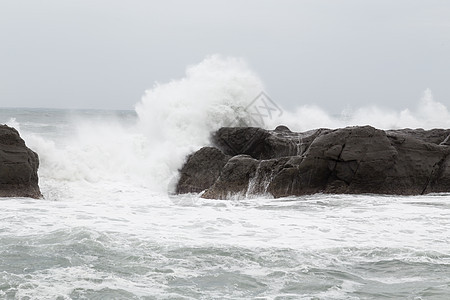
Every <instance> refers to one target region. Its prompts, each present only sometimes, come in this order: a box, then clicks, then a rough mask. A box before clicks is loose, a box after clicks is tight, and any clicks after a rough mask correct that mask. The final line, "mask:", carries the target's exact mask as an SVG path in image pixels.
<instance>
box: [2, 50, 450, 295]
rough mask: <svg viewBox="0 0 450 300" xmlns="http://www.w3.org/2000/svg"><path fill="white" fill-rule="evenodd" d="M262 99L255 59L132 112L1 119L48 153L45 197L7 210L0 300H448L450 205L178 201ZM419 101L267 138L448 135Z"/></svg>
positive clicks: (183, 82)
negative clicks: (358, 128) (216, 147)
mask: <svg viewBox="0 0 450 300" xmlns="http://www.w3.org/2000/svg"><path fill="white" fill-rule="evenodd" d="M264 90H265V88H264V84H263V82H262V80H261V79H260V78H259V77H258V76H257V74H255V73H254V72H253V71H252V70H251V69H250V68H249V67H248V65H247V64H246V63H245V61H243V60H241V59H237V58H224V57H220V56H210V57H208V58H206V59H205V60H204V61H202V62H200V63H199V64H197V65H192V66H189V67H188V68H187V69H186V74H185V77H183V78H181V79H176V80H173V81H170V82H168V83H156V84H155V85H154V86H153V87H152V88H150V89H149V90H148V91H146V92H145V94H144V96H143V98H142V99H141V100H140V101H138V102H137V104H136V107H135V110H134V111H112V110H59V109H36V108H34V109H33V108H4V109H0V123H2V124H3V123H6V124H8V125H9V126H13V127H15V128H16V129H18V130H19V132H20V134H21V136H22V138H23V139H24V140H25V141H26V143H27V146H28V147H30V148H31V149H33V150H34V151H36V152H37V153H38V154H39V158H40V168H39V180H40V182H39V184H40V187H41V191H42V194H43V198H42V199H28V198H0V204H1V206H2V208H1V209H0V299H448V298H449V297H450V247H449V246H448V245H449V243H450V194H432V195H424V196H384V195H326V194H317V195H310V196H304V197H289V198H280V199H273V197H271V196H270V195H259V196H254V195H249V196H248V197H246V198H244V199H241V198H238V197H236V198H233V197H231V198H230V199H227V200H210V199H203V198H201V197H200V195H197V194H188V195H174V194H173V190H174V184H175V183H176V181H177V170H178V169H179V168H180V167H181V166H182V164H183V162H184V160H185V158H186V155H188V154H189V153H191V152H192V151H195V150H197V149H199V148H200V147H202V146H205V145H208V143H209V135H210V133H211V132H212V131H214V130H216V129H218V128H220V127H222V126H244V125H252V121H251V120H252V118H251V116H250V111H249V109H248V105H249V103H251V102H252V101H253V100H254V99H255V96H257V95H258V94H259V93H261V91H264ZM272 100H274V101H275V100H276V99H272ZM61 101H64V99H61ZM299 101H300V100H299ZM414 103H415V104H414V105H413V107H411V108H407V109H404V110H402V111H399V112H396V111H390V110H387V109H382V108H378V107H373V106H366V107H361V108H355V109H354V110H346V111H345V112H344V113H342V114H340V115H330V114H328V113H327V112H325V111H324V110H322V109H320V108H319V107H316V106H313V105H299V106H298V107H296V108H294V109H290V110H287V109H283V112H282V114H281V115H277V116H274V117H273V118H266V119H265V120H264V124H263V125H264V126H265V127H266V128H269V129H273V128H274V127H276V126H277V125H280V124H283V125H287V126H288V127H289V128H291V129H292V130H296V131H306V130H309V129H314V128H319V127H328V128H337V127H343V126H350V125H366V124H369V125H373V126H375V127H378V128H382V129H394V128H405V127H410V128H425V129H431V128H435V127H440V128H450V113H449V112H448V109H447V107H446V106H445V105H443V104H442V103H440V102H438V101H435V100H434V99H433V96H432V93H431V91H430V90H425V92H424V94H423V95H418V100H417V101H415V102H414ZM278 104H279V103H278Z"/></svg>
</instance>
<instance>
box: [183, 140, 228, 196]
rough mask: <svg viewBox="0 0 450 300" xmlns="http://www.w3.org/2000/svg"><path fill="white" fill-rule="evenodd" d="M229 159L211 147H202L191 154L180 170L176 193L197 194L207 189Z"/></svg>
mask: <svg viewBox="0 0 450 300" xmlns="http://www.w3.org/2000/svg"><path fill="white" fill-rule="evenodd" d="M229 159H230V156H227V155H225V154H223V153H222V151H220V150H219V149H217V148H213V147H203V148H201V149H200V150H198V151H197V152H195V153H193V154H191V155H190V156H189V157H188V159H187V161H186V163H185V164H184V166H183V167H182V169H181V170H180V179H179V181H178V184H177V187H176V193H177V194H183V193H199V192H201V191H204V190H205V189H207V188H209V187H210V186H212V185H213V184H214V182H215V181H216V180H217V178H218V177H219V175H220V172H221V170H222V168H223V166H225V164H226V163H227V161H228V160H229Z"/></svg>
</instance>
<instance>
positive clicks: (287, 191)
mask: <svg viewBox="0 0 450 300" xmlns="http://www.w3.org/2000/svg"><path fill="white" fill-rule="evenodd" d="M449 133H450V130H444V129H434V130H428V131H426V130H423V129H417V130H412V129H404V130H388V131H383V130H379V129H375V128H373V127H370V126H363V127H347V128H342V129H336V130H331V129H318V130H314V131H309V132H305V133H294V132H291V131H290V130H288V129H287V128H286V127H278V128H277V129H275V130H273V131H271V130H264V129H261V128H253V127H250V128H221V129H220V130H218V131H217V132H215V133H214V134H213V135H212V143H213V144H214V145H215V146H216V147H217V149H216V150H215V151H222V153H223V154H222V156H221V158H222V160H221V163H220V165H221V166H223V168H222V169H221V170H220V172H216V173H215V176H214V178H215V180H214V182H213V184H211V185H210V186H209V188H207V189H206V191H205V193H204V194H203V195H202V196H203V197H205V198H219V199H225V198H227V197H228V195H230V194H241V195H245V196H247V197H248V196H250V195H260V194H264V193H270V194H271V195H272V196H274V197H285V196H292V195H297V196H298V195H305V194H313V193H319V192H324V193H352V194H358V193H377V194H401V195H420V194H425V193H431V192H449V191H450V160H449V154H450V147H448V145H447V144H446V142H445V141H446V140H447V137H448V135H449ZM199 155H200V154H199ZM225 155H229V156H231V158H230V159H229V160H228V162H226V163H225V164H224V161H223V158H225ZM193 156H194V157H195V156H196V154H193ZM216 165H218V164H216ZM189 168H190V166H189V165H188V164H186V165H185V166H184V167H183V168H182V169H181V172H182V173H186V172H189ZM202 172H205V170H203V171H201V170H200V172H199V171H198V170H197V176H200V175H199V174H201V173H202ZM219 173H220V175H219ZM212 181H213V180H212V179H211V178H209V183H210V182H212ZM182 184H183V180H180V182H179V185H182ZM205 186H206V185H203V186H202V189H204V188H205Z"/></svg>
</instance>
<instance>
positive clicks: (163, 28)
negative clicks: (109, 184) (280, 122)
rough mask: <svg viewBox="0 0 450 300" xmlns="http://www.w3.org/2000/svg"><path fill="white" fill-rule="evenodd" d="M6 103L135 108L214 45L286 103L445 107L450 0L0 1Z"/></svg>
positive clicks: (449, 94) (448, 101)
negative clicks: (428, 96) (428, 98)
mask: <svg viewBox="0 0 450 300" xmlns="http://www.w3.org/2000/svg"><path fill="white" fill-rule="evenodd" d="M0 43H1V44H0V107H54V108H104V109H133V107H134V104H135V103H136V102H138V101H139V100H140V98H141V96H142V95H143V93H144V91H145V90H146V89H148V88H151V87H152V86H153V84H154V82H155V81H158V82H166V81H168V80H170V79H176V78H180V77H182V76H183V74H184V71H185V68H186V66H187V65H190V64H195V63H199V62H200V61H202V60H203V59H204V58H205V57H206V56H207V55H209V54H216V53H219V54H223V55H225V56H236V57H243V58H244V59H246V61H247V62H248V63H249V65H250V67H251V68H252V69H253V70H254V71H255V72H256V73H258V74H259V76H260V77H261V79H262V80H263V81H264V83H265V86H266V88H267V92H268V93H269V94H270V95H271V97H272V99H274V100H275V101H276V102H278V103H279V104H281V105H282V106H283V107H285V108H293V107H295V106H298V105H303V104H316V105H318V106H320V107H322V108H323V109H325V110H327V111H329V112H340V111H341V110H342V109H346V108H347V109H348V108H356V107H360V106H365V105H368V104H376V105H378V106H381V107H390V108H393V109H403V108H406V107H411V106H414V105H415V103H416V102H417V101H418V100H419V99H420V97H421V96H422V93H423V91H424V90H425V89H426V88H430V89H431V90H432V92H433V94H434V97H435V99H436V100H437V101H440V102H441V103H443V104H445V105H447V106H450V1H447V0H422V1H417V0H396V1H394V0H374V1H372V0H369V1H362V0H342V1H338V0H328V1H327V0H310V1H307V0H297V1H287V0H281V1H280V0H277V1H275V0H272V1H264V0H240V1H235V0H228V1H214V0H209V1H206V0H193V1H186V0H185V1H181V0H180V1H174V0H170V1H167V0H165V1H150V0H126V1H125V0H123V1H117V0H89V1H88V0H64V1H62V0H41V1H36V0H0Z"/></svg>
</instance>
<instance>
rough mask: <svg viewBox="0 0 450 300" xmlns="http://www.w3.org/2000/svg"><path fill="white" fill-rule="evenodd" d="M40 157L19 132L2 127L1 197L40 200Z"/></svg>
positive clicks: (0, 134) (0, 159)
mask: <svg viewBox="0 0 450 300" xmlns="http://www.w3.org/2000/svg"><path fill="white" fill-rule="evenodd" d="M38 167H39V158H38V155H37V154H36V153H35V152H33V151H32V150H30V149H29V148H28V147H27V146H26V145H25V142H24V140H23V139H22V138H21V137H20V135H19V133H18V132H17V130H15V129H14V128H11V127H8V126H6V125H0V197H31V198H40V197H41V196H42V195H41V192H40V190H39V185H38V175H37V170H38Z"/></svg>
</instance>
